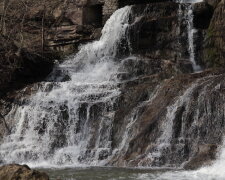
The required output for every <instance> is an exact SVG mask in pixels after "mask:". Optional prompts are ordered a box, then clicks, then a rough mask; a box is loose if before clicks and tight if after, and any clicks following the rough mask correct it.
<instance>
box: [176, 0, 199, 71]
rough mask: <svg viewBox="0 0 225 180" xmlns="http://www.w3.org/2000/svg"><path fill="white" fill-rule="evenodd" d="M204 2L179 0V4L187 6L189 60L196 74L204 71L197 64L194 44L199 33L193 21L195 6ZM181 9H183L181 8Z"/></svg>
mask: <svg viewBox="0 0 225 180" xmlns="http://www.w3.org/2000/svg"><path fill="white" fill-rule="evenodd" d="M202 1H203V0H177V2H179V3H182V4H183V3H184V4H187V5H186V11H187V12H186V15H185V16H186V17H185V18H186V19H187V31H188V46H189V48H188V51H189V59H190V61H191V63H192V66H193V70H194V72H199V71H201V70H202V68H201V66H200V65H198V64H197V62H196V55H195V43H194V36H195V34H196V33H197V30H196V29H195V28H194V25H193V20H194V15H193V4H195V3H199V2H202ZM180 8H181V7H180Z"/></svg>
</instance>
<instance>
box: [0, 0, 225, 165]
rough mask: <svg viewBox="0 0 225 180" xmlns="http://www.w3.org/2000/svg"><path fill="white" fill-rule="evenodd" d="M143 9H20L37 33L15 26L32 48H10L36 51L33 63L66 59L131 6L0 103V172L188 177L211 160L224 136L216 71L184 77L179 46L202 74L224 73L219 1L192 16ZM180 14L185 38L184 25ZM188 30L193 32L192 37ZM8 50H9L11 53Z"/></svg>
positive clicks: (77, 5) (223, 97)
mask: <svg viewBox="0 0 225 180" xmlns="http://www.w3.org/2000/svg"><path fill="white" fill-rule="evenodd" d="M146 2H147V1H138V2H137V1H122V0H121V1H90V2H88V4H87V2H85V1H84V2H83V1H79V2H77V1H75V2H70V1H65V2H64V6H60V5H61V4H62V2H61V1H55V2H54V3H53V2H51V3H52V4H51V3H50V2H48V3H49V4H46V7H45V6H44V7H42V5H40V4H36V3H34V2H30V3H31V5H30V6H29V7H35V8H34V9H33V10H32V11H31V10H30V11H31V12H32V13H33V14H30V15H29V13H28V16H27V18H28V21H26V20H27V19H26V18H24V22H27V23H28V22H29V23H28V24H29V26H30V22H32V23H33V26H35V27H36V26H38V27H39V28H40V27H41V28H40V29H39V30H36V31H34V32H33V31H32V33H31V29H29V28H28V25H27V26H25V25H24V27H27V28H28V29H27V28H24V30H23V32H22V35H23V33H25V34H26V35H27V36H25V34H24V35H23V36H24V38H25V37H28V38H30V36H31V34H32V36H34V38H32V43H31V42H29V41H26V39H25V40H23V41H19V42H20V43H22V44H23V48H21V51H20V52H19V53H22V52H24V51H25V52H27V51H28V50H29V48H30V47H32V46H31V44H36V43H35V42H39V43H41V44H39V45H37V46H38V47H42V46H43V44H42V43H43V42H44V46H43V48H44V51H43V49H41V51H40V53H43V56H44V55H46V54H45V53H47V52H48V53H50V54H52V52H54V53H59V52H70V50H72V51H76V49H77V45H78V44H79V43H80V42H86V41H89V40H93V39H95V38H98V36H99V35H98V34H99V28H100V27H101V22H102V21H103V22H104V21H105V20H106V19H107V18H108V16H109V15H111V14H112V12H114V11H115V10H116V9H117V8H118V7H120V6H121V7H122V6H125V5H127V4H137V5H134V6H132V7H130V8H128V7H126V8H127V9H123V10H121V11H119V12H117V13H118V14H116V15H117V16H115V15H114V16H113V18H112V19H111V20H110V22H111V23H112V22H114V24H110V23H108V24H106V28H105V29H104V31H103V36H102V38H101V39H100V40H99V41H97V42H96V43H95V42H94V43H93V44H89V45H86V46H83V47H82V48H81V51H79V53H78V55H77V56H75V58H74V59H72V58H71V59H70V61H68V63H67V62H65V63H63V64H62V65H56V67H55V68H54V71H53V72H52V74H51V76H50V78H48V79H47V80H46V82H42V83H36V84H33V85H29V86H27V87H26V88H25V89H19V90H17V91H14V92H11V93H8V95H7V96H5V97H4V98H2V100H1V101H0V114H2V115H3V116H2V117H0V119H1V121H0V122H1V127H0V130H1V131H0V132H1V134H0V140H1V141H0V142H2V144H3V145H2V146H1V147H2V151H1V154H0V160H2V161H3V163H5V162H7V160H9V161H12V160H18V161H21V160H23V161H27V162H36V163H38V162H40V161H41V160H42V161H46V162H48V163H50V164H51V163H52V164H57V165H64V164H76V163H77V164H78V165H79V163H80V164H89V165H90V164H91V165H96V164H97V165H99V164H100V165H102V164H103V165H113V166H132V167H133V166H135V167H136V166H146V167H185V168H197V167H199V166H201V165H204V164H208V163H209V162H210V161H211V160H212V159H214V158H215V154H216V151H217V147H218V146H219V145H221V143H222V138H223V131H224V120H225V119H224V118H225V114H224V112H225V111H224V102H225V91H224V89H225V82H224V78H225V72H224V70H223V69H210V70H205V71H203V72H201V73H194V74H190V73H193V67H192V65H193V63H192V62H191V61H190V44H188V39H190V38H192V36H193V39H191V40H192V41H193V42H192V44H194V45H195V46H194V49H193V52H192V53H194V54H195V58H196V61H197V62H198V63H199V64H201V65H202V67H215V66H223V65H224V64H223V63H224V59H223V58H224V57H223V51H224V46H223V34H222V32H223V30H224V27H223V24H224V22H225V21H223V5H224V1H206V2H203V3H197V4H195V6H194V7H193V9H190V5H189V4H188V5H187V4H178V3H175V2H170V1H166V2H160V1H157V2H156V1H151V2H150V1H148V4H146ZM32 3H33V5H32ZM57 3H58V4H57ZM40 7H41V8H40ZM81 7H82V8H81ZM38 8H40V9H38ZM28 9H29V8H28ZM34 10H35V11H34ZM125 10H127V11H129V12H127V11H125ZM190 10H193V14H194V18H193V28H195V31H194V29H191V28H190V26H188V22H187V18H189V19H192V18H190V17H188V16H189V15H190ZM28 12H29V11H28ZM31 12H30V13H31ZM84 12H85V13H87V14H88V15H87V16H86V17H85V14H83V13H84ZM96 13H101V14H103V16H99V14H96ZM122 15H123V16H122ZM34 17H35V18H34ZM119 17H120V18H119ZM20 18H21V17H20ZM33 18H34V19H33ZM116 18H118V19H116ZM117 22H119V23H117ZM36 23H39V24H36ZM189 23H190V22H189ZM113 25H115V28H113V27H114V26H113ZM6 27H7V26H6ZM116 28H117V29H118V32H117V31H114V30H115V29H116ZM188 28H189V31H191V32H192V30H193V31H194V32H195V33H193V34H191V35H192V36H191V35H190V34H188V32H187V31H188ZM6 29H7V28H6ZM211 30H213V31H211ZM109 32H110V34H107V33H109ZM209 32H213V33H212V34H210V36H209ZM118 36H119V37H120V38H119V39H117V37H118ZM40 37H41V39H40ZM43 37H44V41H43ZM38 38H39V40H37V39H38ZM34 40H37V41H35V42H34ZM17 41H18V40H17ZM26 42H27V43H28V44H26ZM112 42H114V43H115V44H113V43H112ZM29 43H31V44H29ZM16 44H18V43H14V44H13V45H12V46H13V47H14V46H15V50H18V45H16ZM102 44H103V46H102ZM12 49H13V48H12ZM22 49H24V51H23V50H22ZM212 49H213V53H212V54H210V53H211V51H212ZM33 50H35V49H33ZM214 50H215V51H216V52H215V51H214ZM42 51H43V52H42ZM38 52H39V51H38ZM31 54H32V53H31ZM41 55H42V54H41ZM50 59H52V58H50ZM73 61H75V63H74V62H73ZM38 62H39V61H38ZM50 62H51V63H50V64H52V61H50ZM40 63H41V67H42V62H40ZM50 69H51V68H47V70H50ZM92 72H93V74H91V73H92ZM46 74H48V73H45V75H46ZM108 76H109V77H108ZM105 78H106V80H105ZM62 92H63V93H62ZM56 97H57V98H56ZM34 117H35V118H34ZM18 122H19V123H18ZM17 123H18V124H19V126H18V127H21V128H18V127H17V126H15V124H17ZM4 137H5V138H4ZM37 137H38V138H37ZM30 139H32V140H33V141H32V142H30V141H29V143H31V144H29V146H27V144H26V143H25V142H27V141H26V140H30ZM17 141H19V142H20V143H19V144H17V143H16V144H15V142H17ZM5 142H6V144H8V146H5V145H4V143H5ZM23 143H25V144H24V146H23ZM37 143H41V144H42V145H43V146H42V147H41V148H40V147H37V146H36V144H37ZM21 144H22V146H20V145H21ZM46 144H48V146H46ZM10 145H12V146H11V147H12V148H15V147H17V146H18V149H19V152H18V154H17V153H10V152H14V150H13V149H12V148H11V149H7V148H8V147H10ZM31 146H32V149H31V148H30V147H31ZM23 148H24V150H23ZM74 149H76V150H77V149H78V150H77V151H76V152H75V151H74ZM8 151H10V152H8ZM7 158H8V159H7Z"/></svg>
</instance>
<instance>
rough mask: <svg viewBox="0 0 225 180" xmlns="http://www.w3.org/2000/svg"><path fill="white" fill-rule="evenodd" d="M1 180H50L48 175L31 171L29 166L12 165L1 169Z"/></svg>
mask: <svg viewBox="0 0 225 180" xmlns="http://www.w3.org/2000/svg"><path fill="white" fill-rule="evenodd" d="M0 179H1V180H49V177H48V175H47V174H46V173H42V172H39V171H36V170H31V169H30V168H29V167H28V166H27V165H18V164H11V165H5V166H2V167H0Z"/></svg>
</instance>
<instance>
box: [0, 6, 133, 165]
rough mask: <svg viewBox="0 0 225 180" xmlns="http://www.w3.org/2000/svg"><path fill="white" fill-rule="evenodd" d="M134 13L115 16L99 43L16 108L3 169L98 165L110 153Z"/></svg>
mask: <svg viewBox="0 0 225 180" xmlns="http://www.w3.org/2000/svg"><path fill="white" fill-rule="evenodd" d="M130 13H131V7H130V6H127V7H124V8H122V9H119V10H117V11H116V12H115V13H114V14H113V15H112V16H111V17H110V19H109V20H108V21H107V22H106V24H105V26H104V28H103V30H102V36H101V38H100V40H99V41H95V42H92V43H88V44H86V45H83V46H81V48H80V51H79V52H78V53H77V54H76V55H75V56H74V57H72V58H70V59H68V60H67V61H66V62H64V63H63V64H61V65H58V66H57V67H56V68H55V69H54V71H53V72H52V74H51V75H50V76H49V78H48V79H47V81H48V82H46V83H41V84H40V85H39V89H38V91H37V92H36V94H35V95H32V96H31V97H30V98H28V99H25V98H24V99H23V100H21V102H20V103H19V104H18V105H16V106H14V107H13V108H12V110H11V112H10V113H9V114H8V115H7V116H6V117H5V118H6V120H10V119H15V120H16V124H15V127H14V129H13V130H12V134H11V135H9V136H8V137H6V138H5V139H4V142H3V144H2V145H1V146H0V160H1V161H2V162H3V163H27V164H28V165H30V166H56V165H60V166H62V165H64V166H65V165H73V166H82V165H84V164H88V165H96V164H99V162H100V161H103V160H104V159H105V158H107V156H109V155H110V154H111V153H112V152H111V133H112V126H113V116H114V112H115V103H116V100H117V97H118V96H119V94H120V90H119V88H118V85H117V83H118V79H117V74H118V68H119V67H120V64H121V61H120V60H119V56H118V55H119V54H121V52H119V51H120V50H121V49H122V51H127V48H128V47H127V45H128V44H129V38H127V29H128V27H129V16H130ZM128 51H129V50H128Z"/></svg>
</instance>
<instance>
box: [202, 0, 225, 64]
mask: <svg viewBox="0 0 225 180" xmlns="http://www.w3.org/2000/svg"><path fill="white" fill-rule="evenodd" d="M212 5H213V7H214V13H213V17H212V20H211V23H210V25H209V28H208V29H207V30H206V35H205V42H204V50H203V59H204V62H205V63H206V66H207V67H221V66H223V67H224V64H225V55H224V54H225V51H224V47H225V46H224V45H225V38H224V27H225V16H224V13H225V11H224V7H225V2H224V1H223V0H222V1H215V2H213V3H212Z"/></svg>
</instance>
